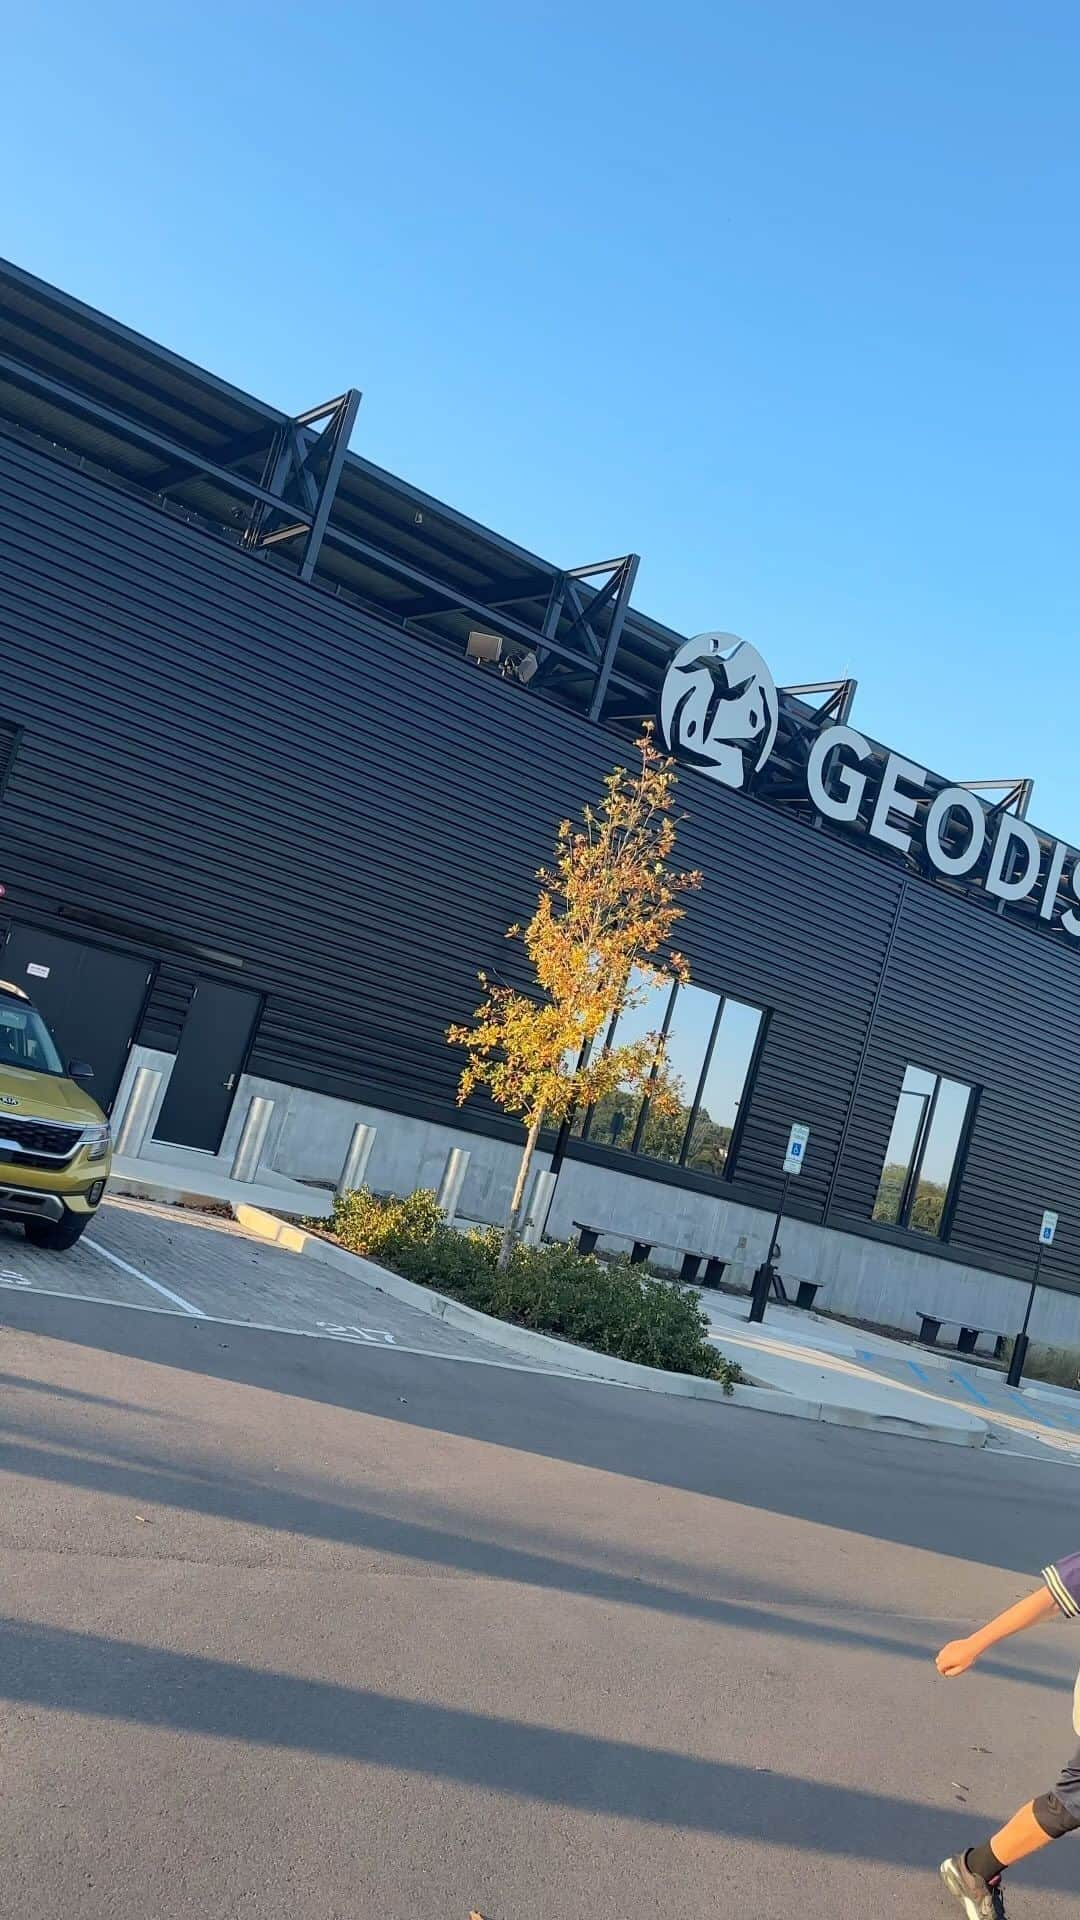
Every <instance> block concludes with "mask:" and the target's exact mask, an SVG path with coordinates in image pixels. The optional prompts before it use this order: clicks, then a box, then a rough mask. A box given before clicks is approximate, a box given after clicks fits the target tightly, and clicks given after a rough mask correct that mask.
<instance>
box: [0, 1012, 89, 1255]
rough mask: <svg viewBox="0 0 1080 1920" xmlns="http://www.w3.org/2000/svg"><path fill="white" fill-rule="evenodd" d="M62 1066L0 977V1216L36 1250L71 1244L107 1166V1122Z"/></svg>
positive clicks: (38, 1024) (74, 1065)
mask: <svg viewBox="0 0 1080 1920" xmlns="http://www.w3.org/2000/svg"><path fill="white" fill-rule="evenodd" d="M91 1077H92V1073H91V1069H90V1068H89V1067H87V1066H82V1065H80V1064H79V1062H78V1061H75V1060H73V1061H72V1062H71V1064H70V1066H65V1065H64V1062H63V1060H62V1059H61V1056H60V1053H59V1052H58V1050H57V1045H56V1042H55V1040H54V1039H53V1037H52V1034H51V1033H50V1032H49V1029H48V1027H47V1026H46V1025H45V1022H44V1020H43V1019H42V1017H41V1015H40V1013H39V1012H38V1010H37V1008H36V1007H35V1006H34V1004H33V1002H32V1001H31V1000H29V999H28V998H27V996H26V994H25V993H24V992H23V990H22V988H21V987H13V986H11V985H9V983H8V982H7V981H5V980H0V1219H5V1220H18V1221H21V1223H22V1225H23V1227H24V1228H25V1230H26V1237H27V1239H28V1240H29V1241H31V1242H32V1244H33V1245H34V1246H35V1247H54V1248H56V1249H57V1251H60V1250H61V1249H63V1248H64V1247H73V1246H74V1245H75V1242H76V1240H77V1239H78V1238H79V1235H80V1234H81V1232H82V1231H83V1228H84V1227H85V1226H86V1225H87V1224H88V1222H89V1221H90V1220H91V1219H92V1218H93V1215H94V1212H95V1210H96V1208H97V1206H98V1204H99V1202H100V1200H101V1196H102V1194H103V1193H104V1191H105V1182H106V1180H107V1179H108V1177H109V1169H110V1167H111V1165H112V1136H111V1134H110V1132H109V1123H108V1121H107V1120H106V1118H105V1115H104V1114H103V1113H102V1111H101V1108H100V1107H99V1106H98V1104H97V1102H96V1101H95V1100H92V1099H91V1098H90V1095H89V1094H88V1093H84V1092H83V1090H82V1088H81V1087H79V1086H77V1085H76V1084H75V1083H76V1080H86V1079H90V1078H91Z"/></svg>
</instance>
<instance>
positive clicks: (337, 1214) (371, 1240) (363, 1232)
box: [330, 1187, 442, 1266]
mask: <svg viewBox="0 0 1080 1920" xmlns="http://www.w3.org/2000/svg"><path fill="white" fill-rule="evenodd" d="M441 1222H442V1213H441V1211H440V1209H439V1203H438V1201H437V1200H436V1198H435V1195H434V1193H432V1192H431V1191H430V1190H429V1189H428V1188H426V1187H419V1188H418V1189H417V1191H416V1192H415V1193H409V1194H406V1196H405V1198H404V1199H403V1200H398V1199H396V1198H395V1197H394V1196H393V1195H391V1196H390V1197H389V1198H387V1199H380V1198H379V1197H378V1195H376V1194H374V1193H371V1192H369V1191H368V1189H367V1187H360V1188H359V1189H358V1190H357V1191H356V1192H355V1193H343V1194H339V1195H338V1198H337V1199H336V1200H335V1201H334V1213H333V1218H332V1219H331V1221H330V1231H331V1232H332V1234H333V1236H334V1238H335V1240H340V1242H341V1244H342V1246H343V1247H348V1249H349V1251H350V1253H366V1254H370V1255H371V1257H372V1258H373V1259H376V1260H386V1261H388V1262H389V1263H390V1265H391V1266H393V1265H394V1263H395V1262H396V1260H397V1259H398V1257H399V1255H400V1254H402V1253H404V1252H405V1251H406V1249H407V1248H409V1247H415V1246H417V1245H419V1244H420V1242H421V1241H424V1240H429V1239H430V1238H431V1235H432V1234H433V1233H434V1232H435V1229H436V1228H437V1227H438V1226H439V1225H440V1224H441Z"/></svg>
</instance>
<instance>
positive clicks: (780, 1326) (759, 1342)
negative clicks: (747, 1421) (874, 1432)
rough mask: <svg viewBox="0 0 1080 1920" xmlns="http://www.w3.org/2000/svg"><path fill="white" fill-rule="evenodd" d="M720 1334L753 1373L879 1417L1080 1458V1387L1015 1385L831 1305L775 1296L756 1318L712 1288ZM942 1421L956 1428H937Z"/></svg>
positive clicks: (706, 1305) (758, 1381)
mask: <svg viewBox="0 0 1080 1920" xmlns="http://www.w3.org/2000/svg"><path fill="white" fill-rule="evenodd" d="M701 1304H702V1308H703V1310H704V1312H705V1313H706V1314H707V1315H708V1317H709V1322H710V1328H711V1337H712V1339H713V1340H714V1341H715V1344H716V1345H717V1346H718V1347H719V1348H720V1349H721V1350H722V1351H723V1352H724V1353H726V1354H727V1355H728V1356H729V1357H730V1358H731V1359H732V1360H737V1361H738V1362H739V1364H740V1366H741V1367H742V1369H743V1371H744V1373H745V1374H746V1377H747V1379H748V1380H750V1381H752V1382H753V1383H754V1384H755V1385H758V1386H762V1387H770V1388H772V1389H774V1390H775V1391H779V1392H782V1393H788V1394H792V1395H798V1396H801V1397H803V1398H808V1399H817V1400H819V1401H820V1402H821V1403H822V1405H823V1406H826V1407H830V1408H834V1409H836V1410H837V1411H838V1412H839V1410H840V1409H843V1408H847V1409H851V1410H859V1411H862V1412H863V1413H865V1414H867V1415H868V1416H870V1419H871V1423H872V1424H879V1423H880V1424H883V1425H884V1424H885V1423H887V1422H891V1421H892V1420H894V1419H903V1420H905V1421H908V1422H912V1423H914V1424H915V1425H916V1426H918V1427H922V1428H925V1429H927V1431H926V1432H925V1434H924V1437H925V1438H927V1439H941V1438H946V1437H948V1438H952V1439H953V1440H954V1443H955V1442H957V1441H958V1442H959V1443H960V1444H964V1440H963V1437H962V1436H964V1435H966V1436H967V1441H966V1444H968V1445H975V1446H981V1445H985V1444H987V1443H989V1444H990V1445H991V1446H992V1447H996V1448H999V1449H1000V1448H1008V1449H1009V1450H1020V1451H1022V1452H1033V1453H1039V1452H1043V1451H1045V1450H1046V1449H1050V1450H1052V1451H1053V1452H1055V1453H1057V1454H1058V1455H1065V1456H1068V1455H1072V1454H1075V1455H1076V1458H1077V1464H1078V1465H1080V1393H1071V1392H1069V1391H1067V1390H1066V1389H1064V1388H1058V1387H1051V1386H1046V1385H1044V1384H1043V1383H1042V1382H1041V1381H1034V1382H1031V1383H1030V1384H1025V1386H1024V1387H1023V1388H1021V1389H1014V1388H1012V1387H1009V1386H1007V1385H1006V1382H1005V1376H1004V1374H1003V1373H1001V1372H999V1371H997V1370H995V1369H993V1368H991V1367H988V1366H977V1365H970V1364H968V1363H967V1362H966V1361H965V1360H963V1359H961V1358H960V1357H959V1356H958V1355H957V1354H955V1353H949V1352H948V1351H947V1350H945V1349H932V1348H928V1347H922V1346H918V1345H914V1344H913V1345H907V1344H905V1343H904V1342H903V1341H899V1340H892V1339H889V1338H888V1337H887V1336H885V1335H883V1334H873V1333H867V1332H864V1331H863V1330H862V1329H861V1328H857V1327H848V1326H845V1325H844V1324H843V1323H842V1322H837V1321H831V1320H828V1319H826V1318H824V1317H823V1316H821V1315H818V1314H814V1313H805V1312H800V1311H798V1310H797V1309H795V1308H792V1307H780V1306H772V1305H770V1307H769V1309H768V1312H767V1314H766V1318H765V1321H764V1323H763V1324H761V1325H759V1326H751V1324H750V1322H749V1320H748V1318H747V1314H748V1306H747V1304H746V1303H745V1302H744V1301H743V1300H742V1299H740V1298H738V1297H737V1296H734V1295H721V1294H716V1293H712V1292H703V1293H702V1295H701ZM938 1427H941V1428H943V1429H945V1430H947V1431H945V1432H940V1433H939V1432H933V1431H930V1429H934V1428H938Z"/></svg>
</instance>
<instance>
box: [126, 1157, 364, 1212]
mask: <svg viewBox="0 0 1080 1920" xmlns="http://www.w3.org/2000/svg"><path fill="white" fill-rule="evenodd" d="M109 1192H110V1193H124V1194H127V1195H129V1196H130V1197H131V1198H132V1199H135V1200H163V1201H168V1202H171V1204H172V1205H174V1206H194V1207H197V1206H200V1205H202V1206H205V1205H206V1203H207V1201H210V1202H212V1203H213V1204H215V1205H218V1206H225V1207H233V1206H243V1205H244V1204H245V1203H246V1204H248V1205H249V1206H253V1207H266V1208H267V1209H268V1210H269V1211H271V1212H273V1213H281V1214H285V1215H287V1216H288V1217H289V1218H292V1219H309V1220H323V1219H326V1218H327V1216H328V1215H329V1214H331V1213H332V1212H333V1208H334V1196H333V1194H332V1193H331V1192H330V1191H329V1190H328V1189H327V1188H326V1187H310V1186H306V1185H304V1184H303V1182H301V1181H299V1180H291V1179H290V1178H289V1176H288V1174H285V1173H277V1172H275V1171H274V1170H273V1169H272V1168H269V1167H260V1168H259V1171H258V1173H257V1175H256V1177H255V1179H254V1180H252V1181H245V1180H234V1179H233V1178H232V1172H231V1162H230V1161H229V1160H227V1159H225V1158H224V1157H223V1156H221V1155H220V1154H213V1153H197V1152H195V1151H194V1150H193V1149H191V1148H189V1147H170V1148H169V1149H168V1152H167V1153H165V1152H161V1153H160V1154H146V1155H142V1154H140V1155H139V1156H138V1157H136V1156H135V1155H134V1154H117V1155H116V1157H115V1158H114V1160H113V1165H112V1174H111V1176H110V1179H109Z"/></svg>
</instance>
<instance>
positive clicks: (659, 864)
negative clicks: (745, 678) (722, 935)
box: [447, 731, 701, 1265]
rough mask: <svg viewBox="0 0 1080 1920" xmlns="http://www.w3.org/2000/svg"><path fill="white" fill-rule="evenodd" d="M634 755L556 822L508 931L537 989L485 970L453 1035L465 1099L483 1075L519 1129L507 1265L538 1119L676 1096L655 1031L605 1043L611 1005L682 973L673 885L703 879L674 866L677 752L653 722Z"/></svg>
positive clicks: (677, 889) (629, 1002)
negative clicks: (666, 750) (533, 893)
mask: <svg viewBox="0 0 1080 1920" xmlns="http://www.w3.org/2000/svg"><path fill="white" fill-rule="evenodd" d="M637 754H638V760H637V764H636V765H635V767H634V768H633V769H632V770H629V769H627V768H626V767H615V768H614V769H613V770H612V772H611V773H609V774H608V776H607V779H606V780H605V782H604V797H603V800H602V801H601V802H600V804H599V805H598V806H597V807H591V806H590V807H586V808H585V810H584V814H583V816H582V823H581V825H580V827H575V826H574V825H573V824H572V823H571V822H570V821H569V820H564V821H563V822H562V824H561V825H560V827H559V830H558V834H557V836H556V844H555V864H554V866H553V867H552V868H550V869H548V868H546V867H544V868H541V870H540V872H539V873H538V875H537V879H538V880H539V883H540V893H539V898H538V900H537V905H536V912H535V913H534V914H533V917H532V919H531V920H530V921H529V924H528V926H527V927H524V928H523V927H520V926H514V927H511V928H510V929H509V932H508V934H507V938H508V939H510V940H523V941H524V944H525V949H526V952H527V953H528V956H529V960H530V962H531V965H532V971H533V978H534V980H535V983H536V989H537V991H536V994H535V995H532V994H525V993H518V992H516V991H515V990H514V989H513V988H512V987H507V986H500V985H498V984H493V982H492V981H491V980H490V979H489V977H488V975H487V974H486V973H482V974H481V975H480V984H481V986H482V987H483V989H484V999H483V1001H482V1003H481V1005H480V1006H479V1007H478V1008H477V1010H476V1012H475V1014H474V1016H473V1024H472V1025H471V1026H467V1027H462V1026H454V1027H451V1028H450V1029H449V1031H448V1033H447V1039H448V1040H449V1041H450V1043H451V1045H452V1046H456V1047H464V1048H465V1050H466V1052H467V1054H468V1061H467V1064H466V1066H465V1069H464V1071H463V1073H462V1076H461V1084H460V1087H459V1090H458V1102H459V1104H460V1103H461V1102H463V1101H465V1100H467V1099H468V1098H469V1095H470V1094H471V1093H474V1092H475V1091H476V1089H477V1088H479V1087H486V1088H487V1089H488V1092H489V1093H490V1094H491V1097H492V1099H493V1100H494V1101H495V1102H496V1104H497V1105H498V1106H500V1107H501V1108H502V1109H503V1111H504V1112H505V1113H510V1114H514V1115H515V1116H517V1117H518V1118H520V1119H521V1120H523V1121H524V1124H525V1127H526V1130H527V1131H526V1140H525V1146H524V1148H523V1150H522V1155H521V1165H520V1167H519V1168H518V1174H517V1180H516V1182H515V1185H514V1193H513V1199H512V1200H511V1203H510V1216H509V1219H508V1221H507V1224H506V1231H505V1234H504V1236H503V1244H502V1251H501V1255H500V1264H501V1265H505V1264H506V1262H507V1260H508V1259H509V1257H510V1252H511V1248H512V1246H513V1243H514V1238H515V1235H516V1233H517V1231H518V1226H519V1221H520V1218H521V1210H522V1206H523V1203H524V1199H525V1190H526V1185H527V1182H528V1177H529V1168H530V1166H531V1164H532V1159H533V1155H534V1154H535V1152H536V1146H537V1142H538V1140H539V1138H540V1131H541V1128H542V1127H544V1126H545V1125H548V1126H557V1125H558V1124H559V1123H560V1122H561V1121H563V1120H565V1119H566V1117H567V1116H568V1115H569V1114H570V1113H571V1112H572V1111H573V1110H574V1109H575V1108H578V1107H589V1106H594V1105H595V1104H596V1103H597V1102H598V1101H600V1100H603V1099H604V1098H605V1097H606V1096H607V1095H609V1094H612V1093H614V1092H615V1090H616V1089H617V1088H621V1089H623V1090H627V1091H631V1092H633V1091H635V1090H636V1091H639V1092H644V1090H645V1088H646V1087H648V1090H649V1095H650V1099H651V1101H652V1105H653V1110H654V1111H659V1112H672V1111H674V1110H676V1109H677V1107H678V1105H679V1098H678V1088H677V1085H676V1084H675V1083H673V1081H672V1079H671V1077H670V1074H669V1071H668V1065H667V1061H666V1059H665V1054H664V1043H663V1039H662V1037H661V1035H660V1034H659V1033H652V1034H647V1035H646V1036H644V1037H643V1038H640V1039H637V1040H631V1041H628V1042H627V1043H626V1044H625V1045H619V1044H618V1030H616V1033H615V1044H614V1045H612V1046H611V1047H606V1046H605V1044H604V1043H605V1040H606V1036H607V1034H608V1030H609V1028H610V1026H611V1021H612V1018H613V1016H614V1015H615V1014H616V1013H618V1012H621V1011H623V1010H625V1009H626V1008H627V1007H630V1006H634V1005H640V1004H641V1003H642V1002H643V1001H644V999H645V996H646V994H647V993H648V991H649V989H650V987H652V986H654V985H655V984H656V983H658V982H661V981H664V980H672V979H676V980H685V979H686V978H687V977H688V969H687V965H686V961H685V960H684V959H683V956H682V955H681V954H680V953H677V952H675V951H673V950H672V948H671V944H670V943H671V935H672V931H673V929H674V927H675V924H676V922H677V921H678V920H679V919H680V918H681V917H682V913H683V907H682V905H681V896H682V895H683V894H684V893H686V892H687V891H688V890H689V889H690V888H692V887H698V886H700V885H701V875H700V874H699V873H679V872H675V871H673V870H672V868H671V859H672V855H673V853H674V850H675V829H676V819H675V811H674V788H675V768H674V764H673V762H672V761H670V760H668V759H665V758H664V757H663V756H662V755H661V754H660V753H658V752H657V750H656V748H655V747H654V746H653V743H652V738H651V734H650V732H649V731H646V732H645V733H644V734H643V735H642V737H641V738H640V740H638V742H637Z"/></svg>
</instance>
